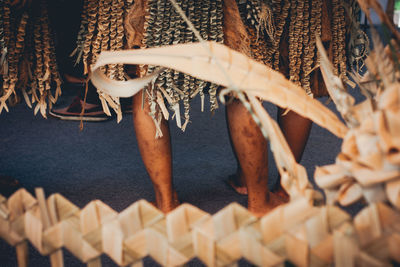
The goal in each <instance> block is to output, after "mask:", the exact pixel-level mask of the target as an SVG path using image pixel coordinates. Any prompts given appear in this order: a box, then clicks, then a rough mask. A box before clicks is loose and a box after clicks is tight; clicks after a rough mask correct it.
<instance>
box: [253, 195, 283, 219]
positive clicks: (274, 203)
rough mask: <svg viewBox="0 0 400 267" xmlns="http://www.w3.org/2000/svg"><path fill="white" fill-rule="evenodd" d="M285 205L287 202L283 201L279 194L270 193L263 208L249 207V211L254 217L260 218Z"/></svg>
mask: <svg viewBox="0 0 400 267" xmlns="http://www.w3.org/2000/svg"><path fill="white" fill-rule="evenodd" d="M285 203H287V201H285V200H284V199H282V198H281V197H280V196H279V195H278V194H276V193H272V192H269V193H268V197H267V202H266V203H264V204H263V205H262V206H249V207H248V210H249V211H250V212H251V213H253V215H254V216H256V217H259V218H260V217H262V216H264V215H265V214H267V213H269V212H271V211H272V210H273V209H275V208H276V207H278V206H280V205H282V204H285Z"/></svg>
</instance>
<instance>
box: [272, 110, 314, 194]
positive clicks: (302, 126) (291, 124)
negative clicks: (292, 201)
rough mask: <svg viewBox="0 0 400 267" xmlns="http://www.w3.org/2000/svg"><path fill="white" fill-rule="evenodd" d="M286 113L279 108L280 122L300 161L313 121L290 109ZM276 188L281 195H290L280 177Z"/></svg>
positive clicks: (291, 147) (293, 151) (295, 155)
mask: <svg viewBox="0 0 400 267" xmlns="http://www.w3.org/2000/svg"><path fill="white" fill-rule="evenodd" d="M284 113H285V110H283V109H281V108H278V124H279V126H280V128H281V130H282V132H283V135H284V136H285V138H286V141H287V142H288V144H289V147H290V149H291V150H292V153H293V155H294V158H295V159H296V161H297V162H300V160H301V158H302V156H303V152H304V149H305V147H306V144H307V140H308V137H309V135H310V131H311V126H312V121H311V120H309V119H307V118H304V117H302V116H300V115H299V114H297V113H295V112H293V111H289V112H288V113H287V114H284ZM275 190H276V193H277V194H279V195H280V196H281V197H286V198H287V197H288V195H287V193H286V192H285V191H284V189H283V188H282V187H281V183H280V179H279V180H278V181H277V184H276V187H275ZM275 190H274V191H275Z"/></svg>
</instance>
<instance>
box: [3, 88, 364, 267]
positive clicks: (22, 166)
mask: <svg viewBox="0 0 400 267" xmlns="http://www.w3.org/2000/svg"><path fill="white" fill-rule="evenodd" d="M71 97H72V94H71V93H70V94H68V92H66V96H64V98H63V101H61V103H60V105H65V104H66V103H67V100H68V99H70V98H71ZM357 98H360V96H357ZM321 101H323V102H326V101H327V99H326V98H323V99H321ZM266 107H267V109H268V111H269V112H270V114H272V115H273V116H275V113H276V108H275V107H274V106H272V105H270V104H267V105H266ZM329 107H330V108H332V107H333V104H332V103H330V104H329ZM199 110H200V102H199V101H198V100H195V101H194V102H193V103H192V111H191V112H192V123H191V124H190V125H189V126H188V128H187V130H186V132H185V133H182V132H181V131H180V130H179V129H178V128H177V127H176V126H175V125H174V124H175V122H174V121H171V122H170V123H171V127H170V128H171V133H172V146H173V158H174V161H173V163H174V182H175V185H176V190H177V192H178V195H179V199H180V201H181V202H187V203H190V204H193V205H195V206H197V207H199V208H200V209H203V210H204V211H206V212H209V213H215V212H217V211H218V210H220V209H221V208H223V207H225V206H226V205H228V204H229V203H230V202H233V201H235V202H238V203H240V204H242V205H246V197H244V196H240V195H238V194H236V193H235V192H234V191H233V190H232V189H231V188H230V187H229V186H228V185H227V184H226V179H227V177H228V176H229V175H230V174H232V173H234V172H235V168H236V164H235V160H234V156H233V154H232V150H231V147H230V144H229V139H228V134H227V129H226V124H225V112H224V107H223V106H221V107H220V108H219V109H218V110H217V112H216V113H215V114H214V115H213V116H212V115H211V114H210V113H209V112H204V113H201V112H200V111H199ZM0 129H1V130H0V155H1V157H0V175H8V176H12V177H14V178H16V179H18V180H19V181H20V182H21V184H22V185H23V186H24V187H25V188H26V189H28V190H29V191H30V192H33V190H34V188H35V187H43V188H44V190H45V192H46V194H47V195H50V194H52V193H55V192H58V193H61V194H62V195H64V196H65V197H67V198H68V199H69V200H71V201H72V202H73V203H75V204H76V205H78V206H79V207H84V206H85V205H86V204H87V203H88V202H90V201H91V200H94V199H100V200H102V201H103V202H105V203H106V204H108V205H109V206H110V207H111V208H113V209H115V210H116V211H122V210H123V209H125V208H126V207H128V206H129V205H130V204H131V203H133V202H135V201H137V200H139V199H142V198H143V199H146V200H149V201H152V200H153V191H152V185H151V183H150V180H149V179H148V177H147V174H146V171H145V168H144V166H143V164H142V162H141V159H140V155H139V151H138V148H137V144H136V140H135V134H134V130H133V124H132V116H131V115H124V118H123V120H122V122H121V123H119V124H118V123H117V122H116V120H115V118H114V119H113V120H110V121H107V122H103V123H85V124H84V130H83V131H82V132H81V131H79V123H78V122H68V121H60V120H57V119H54V118H51V117H50V118H48V119H44V118H42V117H41V116H40V115H38V116H36V117H35V116H34V115H33V112H32V110H30V109H29V108H27V107H26V105H24V104H19V105H17V106H15V107H11V109H10V112H9V113H3V114H1V116H0ZM340 144H341V140H339V139H338V138H336V137H335V136H333V135H332V134H330V133H329V132H327V131H326V130H324V129H321V128H320V127H319V126H317V125H314V126H313V129H312V132H311V136H310V139H309V142H308V144H307V147H306V151H305V154H304V156H303V161H302V162H301V163H302V164H303V165H304V166H305V167H306V169H307V172H308V174H309V177H310V179H311V180H312V177H313V172H314V169H315V166H319V165H324V164H330V163H332V162H334V159H335V156H336V155H337V153H338V152H339V150H340ZM269 161H270V166H271V168H270V183H271V184H272V183H274V181H275V179H276V178H277V176H278V173H277V170H276V168H275V165H274V162H273V158H272V155H271V156H270V159H269ZM68 255H69V254H68V253H66V266H80V265H79V263H78V262H76V260H75V259H73V257H71V256H68ZM30 259H31V266H48V258H46V257H40V256H38V254H37V253H36V252H33V251H32V253H31V257H30ZM103 263H104V266H113V264H112V262H111V261H110V260H109V259H106V258H105V257H104V262H103ZM146 263H147V264H146V265H153V264H154V262H153V261H152V260H150V259H148V260H147V261H146ZM196 263H197V264H198V261H194V262H193V265H197V264H196ZM15 265H16V260H15V253H14V250H13V249H12V248H11V247H9V246H8V245H7V244H6V243H5V242H4V241H0V266H15Z"/></svg>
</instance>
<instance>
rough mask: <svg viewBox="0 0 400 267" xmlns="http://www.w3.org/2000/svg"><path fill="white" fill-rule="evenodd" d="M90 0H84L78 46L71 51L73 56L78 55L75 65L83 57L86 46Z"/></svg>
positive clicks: (77, 40)
mask: <svg viewBox="0 0 400 267" xmlns="http://www.w3.org/2000/svg"><path fill="white" fill-rule="evenodd" d="M89 1H90V0H84V1H83V8H82V13H81V25H80V26H79V31H78V36H77V39H76V48H75V49H74V51H72V53H71V55H70V56H71V57H73V56H76V60H75V65H77V64H78V63H79V62H80V61H81V59H82V54H83V50H84V46H85V39H86V37H85V36H86V34H87V32H88V24H89V14H88V9H89V8H88V7H89Z"/></svg>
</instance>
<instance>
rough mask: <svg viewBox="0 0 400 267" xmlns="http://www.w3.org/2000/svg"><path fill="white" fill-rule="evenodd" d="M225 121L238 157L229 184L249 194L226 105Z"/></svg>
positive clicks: (235, 154)
mask: <svg viewBox="0 0 400 267" xmlns="http://www.w3.org/2000/svg"><path fill="white" fill-rule="evenodd" d="M225 121H226V126H227V128H228V136H229V142H230V144H231V147H232V151H233V155H234V156H235V159H236V172H235V173H234V174H231V175H229V177H228V181H227V182H228V184H229V185H230V186H232V188H233V189H234V190H235V191H236V192H237V193H239V194H241V195H247V187H246V181H245V179H244V177H243V172H242V168H241V167H240V163H239V159H238V156H237V152H236V150H235V146H234V145H233V141H232V136H231V131H230V130H229V123H228V121H229V120H228V108H227V106H225Z"/></svg>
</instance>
